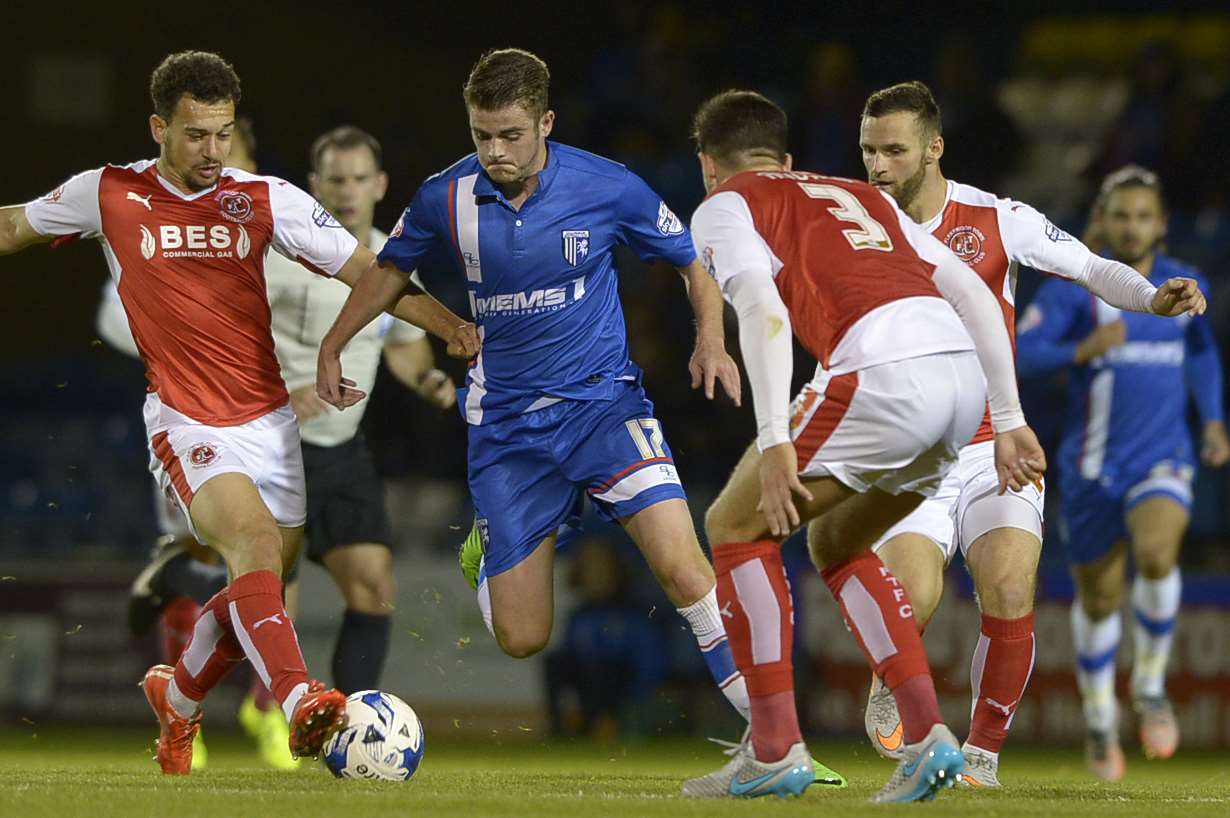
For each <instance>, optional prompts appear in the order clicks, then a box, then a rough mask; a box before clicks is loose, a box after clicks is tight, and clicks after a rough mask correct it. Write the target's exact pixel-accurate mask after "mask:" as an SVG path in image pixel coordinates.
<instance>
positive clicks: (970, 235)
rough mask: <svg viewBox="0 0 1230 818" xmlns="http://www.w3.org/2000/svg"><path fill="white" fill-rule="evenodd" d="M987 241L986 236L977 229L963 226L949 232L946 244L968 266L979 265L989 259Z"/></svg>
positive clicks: (945, 238)
mask: <svg viewBox="0 0 1230 818" xmlns="http://www.w3.org/2000/svg"><path fill="white" fill-rule="evenodd" d="M986 240H987V237H986V235H984V234H983V232H982V231H981V230H979V229H978V228H977V227H972V226H970V225H968V224H963V225H961V226H959V227H954V228H953V229H951V230H949V231H948V235H947V236H945V237H944V244H947V245H948V249H949V250H951V251H952V252H953V253H955V254H956V256H957V258H959V259H961V260H962V261H964V262H965V263H966V264H977V263H978V262H980V261H982V260H983V259H984V258H986V257H987V251H986V250H985V249H984V245H985V244H986Z"/></svg>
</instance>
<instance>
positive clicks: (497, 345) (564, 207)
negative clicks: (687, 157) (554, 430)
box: [379, 142, 696, 425]
mask: <svg viewBox="0 0 1230 818" xmlns="http://www.w3.org/2000/svg"><path fill="white" fill-rule="evenodd" d="M547 150H548V153H547V163H546V166H545V167H544V168H543V170H542V172H541V173H540V174H539V176H538V188H537V189H536V190H535V191H534V193H533V194H532V195H531V196H530V197H529V198H528V199H527V200H526V201H525V203H524V204H522V206H521V209H520V210H514V209H513V207H512V206H511V205H510V204H509V203H508V200H507V199H506V198H505V197H504V195H503V194H502V193H501V192H500V190H499V188H498V187H497V186H496V184H495V183H494V182H492V180H491V179H490V178H489V177H488V176H487V174H486V173H485V172H484V171H483V169H482V166H481V165H480V164H479V162H478V158H477V156H476V155H474V154H471V155H470V156H467V157H466V158H464V159H462V160H461V161H459V162H457V163H456V164H454V165H453V166H452V167H450V168H448V169H447V170H444V171H442V172H440V173H437V174H436V175H434V176H432V177H430V178H429V179H427V181H426V182H424V183H423V185H422V187H420V188H419V190H418V192H417V193H416V194H415V196H414V199H413V200H412V201H411V202H410V206H409V207H407V208H406V210H405V212H404V213H403V214H402V217H401V219H400V220H399V221H398V223H397V226H396V227H395V228H394V229H393V232H392V234H391V236H390V238H389V241H388V243H387V244H385V246H384V249H383V250H381V251H380V255H379V258H380V261H381V262H382V263H386V262H391V263H392V264H394V265H396V266H397V268H398V269H400V270H403V271H405V272H409V271H411V270H414V269H415V268H416V267H417V266H418V265H419V263H420V261H421V260H422V259H423V258H424V256H426V255H427V254H428V253H429V252H430V251H431V250H432V249H433V248H434V247H435V246H436V245H437V244H444V245H446V246H447V247H449V248H451V253H450V255H451V256H452V258H453V260H454V262H455V263H456V265H457V269H458V270H459V271H460V272H461V273H462V274H463V275H464V276H465V279H466V285H467V289H468V292H469V301H470V309H471V311H472V312H473V315H474V321H475V323H476V324H477V326H478V332H479V337H480V338H481V339H482V351H481V352H480V353H479V355H478V357H477V359H476V360H475V362H474V365H473V366H472V367H471V368H470V372H469V375H468V376H467V378H466V385H465V387H464V388H463V389H462V390H461V395H460V400H459V403H460V404H461V406H462V410H463V413H464V415H465V418H466V421H467V422H468V423H471V424H474V425H481V424H484V423H491V422H495V421H497V420H500V419H502V418H506V417H510V416H512V415H516V414H520V413H522V412H525V411H530V410H533V409H536V408H539V407H542V406H546V405H549V404H550V403H552V402H555V401H557V400H559V399H561V398H567V399H576V400H595V399H607V398H610V397H611V396H612V395H613V389H614V384H615V382H616V381H617V380H621V379H628V378H635V377H636V376H637V373H638V370H637V368H636V366H635V364H633V363H632V362H631V360H630V359H629V357H628V339H627V332H626V330H625V328H624V318H623V311H622V309H621V307H620V303H619V287H618V280H617V276H616V269H615V258H614V251H615V248H616V247H617V246H619V245H624V246H626V247H629V248H631V249H632V250H633V251H634V252H635V253H636V254H637V255H638V256H640V257H641V258H642V259H644V260H646V261H649V260H661V261H666V262H669V263H670V264H672V265H674V266H676V267H683V266H686V265H687V264H689V263H691V262H692V261H693V260H694V259H695V258H696V251H695V249H694V248H693V246H692V237H691V236H690V235H689V234H688V231H687V228H685V227H684V225H683V223H682V222H680V220H679V219H678V218H676V216H675V214H674V213H672V212H671V210H670V208H668V207H667V206H666V203H665V202H663V201H662V198H661V197H660V196H658V195H657V194H656V193H654V192H653V190H651V189H650V187H649V185H647V184H645V182H644V181H643V180H642V179H641V178H640V177H638V176H637V175H636V174H634V173H632V172H631V171H630V170H628V169H627V168H626V167H624V166H623V165H621V164H619V163H617V162H613V161H611V160H609V159H604V158H602V157H600V156H595V155H594V154H591V153H587V152H585V151H582V150H578V149H576V148H572V147H568V146H567V145H561V144H559V143H558V142H548V143H547Z"/></svg>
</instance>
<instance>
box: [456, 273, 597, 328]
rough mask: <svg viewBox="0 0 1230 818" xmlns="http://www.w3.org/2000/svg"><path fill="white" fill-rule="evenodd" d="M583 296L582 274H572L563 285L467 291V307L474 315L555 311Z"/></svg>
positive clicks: (476, 316)
mask: <svg viewBox="0 0 1230 818" xmlns="http://www.w3.org/2000/svg"><path fill="white" fill-rule="evenodd" d="M584 297H585V276H581V277H580V278H574V279H573V280H572V281H570V282H568V283H567V284H565V285H564V286H563V287H544V288H542V289H538V290H530V291H529V292H520V293H499V294H497V295H489V296H486V297H482V296H479V295H477V294H476V293H474V292H473V291H471V292H470V309H471V310H473V312H474V317H475V318H482V317H483V316H496V315H501V316H512V315H537V314H539V313H544V312H556V311H557V310H562V309H564V308H565V307H567V306H569V305H571V304H575V303H576V302H578V301H580V300H581V299H582V298H584Z"/></svg>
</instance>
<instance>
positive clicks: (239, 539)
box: [227, 522, 282, 576]
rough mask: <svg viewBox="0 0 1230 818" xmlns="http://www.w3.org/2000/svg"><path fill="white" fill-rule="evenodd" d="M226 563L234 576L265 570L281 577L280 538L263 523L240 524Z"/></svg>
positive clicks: (274, 529)
mask: <svg viewBox="0 0 1230 818" xmlns="http://www.w3.org/2000/svg"><path fill="white" fill-rule="evenodd" d="M227 561H228V563H229V564H230V565H231V567H232V569H233V570H234V572H235V573H236V574H239V573H247V572H249V571H261V570H267V571H272V572H273V573H275V574H277V575H278V576H282V537H281V535H280V534H279V533H278V531H277V529H276V528H273V529H272V530H270V527H269V526H268V525H265V524H264V523H263V522H252V523H247V524H242V523H241V524H240V525H239V527H238V528H237V530H236V534H235V542H234V544H233V549H232V555H231V557H229V558H228V560H227Z"/></svg>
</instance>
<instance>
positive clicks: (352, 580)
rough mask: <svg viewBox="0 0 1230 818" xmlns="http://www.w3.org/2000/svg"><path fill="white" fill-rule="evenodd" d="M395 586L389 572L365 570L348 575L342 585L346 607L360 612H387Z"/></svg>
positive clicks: (390, 606)
mask: <svg viewBox="0 0 1230 818" xmlns="http://www.w3.org/2000/svg"><path fill="white" fill-rule="evenodd" d="M394 591H395V587H394V582H393V576H392V574H390V573H381V572H378V571H374V570H373V571H365V572H363V573H360V574H356V575H354V576H352V577H349V578H348V579H347V581H346V583H345V584H344V585H343V586H342V595H343V596H344V597H345V599H346V607H348V608H350V609H351V610H353V611H359V612H360V613H372V614H380V613H388V611H389V610H390V609H391V608H392V606H393V595H394Z"/></svg>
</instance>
